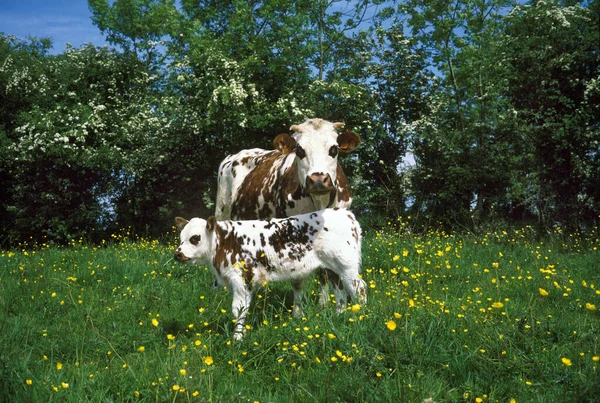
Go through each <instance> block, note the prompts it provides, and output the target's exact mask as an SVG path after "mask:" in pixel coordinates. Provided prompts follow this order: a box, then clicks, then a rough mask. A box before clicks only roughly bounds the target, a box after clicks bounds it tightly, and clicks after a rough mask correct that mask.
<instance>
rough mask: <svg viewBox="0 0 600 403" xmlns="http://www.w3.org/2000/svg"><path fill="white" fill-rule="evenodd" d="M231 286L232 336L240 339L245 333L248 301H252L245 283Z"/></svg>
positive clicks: (250, 293)
mask: <svg viewBox="0 0 600 403" xmlns="http://www.w3.org/2000/svg"><path fill="white" fill-rule="evenodd" d="M232 288H233V290H232V291H233V303H232V304H231V312H232V313H233V317H234V318H235V325H234V328H233V338H234V339H235V340H241V339H242V338H243V337H244V334H245V333H246V327H245V322H246V314H247V313H248V308H250V303H251V302H252V291H250V290H249V289H248V287H246V286H245V285H242V286H237V287H236V286H235V285H233V284H232Z"/></svg>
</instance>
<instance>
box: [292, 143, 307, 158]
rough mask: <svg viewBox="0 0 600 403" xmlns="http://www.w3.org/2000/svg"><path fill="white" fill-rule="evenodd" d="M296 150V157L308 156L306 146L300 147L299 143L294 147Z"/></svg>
mask: <svg viewBox="0 0 600 403" xmlns="http://www.w3.org/2000/svg"><path fill="white" fill-rule="evenodd" d="M294 152H295V153H296V157H298V158H300V159H302V158H304V157H306V151H304V148H302V147H300V146H299V145H296V147H294Z"/></svg>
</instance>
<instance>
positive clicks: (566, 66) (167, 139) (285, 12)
mask: <svg viewBox="0 0 600 403" xmlns="http://www.w3.org/2000/svg"><path fill="white" fill-rule="evenodd" d="M89 6H90V9H91V11H92V14H93V17H92V19H93V22H94V23H95V24H96V25H97V26H98V28H99V29H100V30H101V31H102V32H103V33H104V34H105V35H106V38H107V41H108V42H109V43H111V44H113V45H114V46H116V47H117V48H116V49H108V48H95V47H93V46H91V45H87V46H84V47H82V48H79V49H75V48H69V49H67V51H66V52H65V53H64V54H60V55H57V56H50V55H49V54H48V50H49V48H50V46H51V42H50V40H49V39H33V38H32V39H29V40H27V41H22V40H18V39H16V38H15V37H11V36H7V35H4V36H2V37H1V38H0V90H1V91H0V97H1V99H0V100H1V101H2V102H0V180H2V183H3V187H2V189H1V190H0V196H1V197H0V199H1V200H2V202H1V203H0V213H1V214H0V224H2V227H3V228H4V229H5V231H4V232H3V234H2V236H1V238H0V242H2V243H4V244H14V242H17V241H19V240H21V239H24V238H29V237H32V236H33V237H34V238H41V237H43V236H51V237H52V238H53V239H54V240H56V241H59V242H65V241H67V240H68V239H69V238H70V237H77V236H81V235H83V234H89V233H90V232H89V230H91V229H95V230H96V232H95V234H97V235H94V237H97V236H100V235H98V234H100V233H102V232H103V231H105V235H104V236H105V237H106V236H108V235H109V234H110V233H112V232H113V231H115V230H116V229H117V228H120V227H131V228H132V231H133V232H134V233H136V234H151V233H154V234H159V233H162V232H163V231H164V230H165V229H166V228H169V227H170V225H171V220H172V217H173V216H174V215H185V216H192V215H203V216H206V215H209V214H212V211H213V202H214V198H215V190H216V170H217V167H218V164H219V162H220V161H221V160H222V159H223V158H224V157H225V156H226V155H228V154H231V153H234V152H237V151H239V150H241V149H244V148H253V147H263V148H270V147H271V146H272V139H273V138H274V137H275V136H276V135H277V134H279V133H282V132H286V131H288V129H289V127H290V126H291V125H292V124H296V123H300V122H302V121H303V120H304V119H306V118H313V117H321V118H325V119H328V120H330V121H341V122H344V123H346V127H347V128H348V129H350V130H354V131H355V132H357V133H358V134H359V135H360V136H361V138H362V140H363V141H362V144H361V145H360V147H359V148H358V149H357V150H356V152H355V153H353V154H352V155H350V156H348V157H346V158H344V160H343V161H342V165H343V167H344V169H345V172H346V173H347V175H348V177H349V180H350V184H351V187H352V189H353V194H354V195H353V197H354V206H353V207H354V208H355V209H356V210H357V211H360V212H362V213H364V214H370V215H372V216H373V220H374V221H377V220H378V219H379V218H376V217H383V218H382V219H383V220H385V218H387V217H391V216H398V215H401V214H403V213H405V212H407V211H408V212H409V213H410V214H411V215H413V216H414V217H418V219H422V223H423V224H426V225H439V224H440V223H441V224H442V225H443V226H445V227H448V228H460V229H467V230H471V231H472V230H475V231H480V230H482V229H484V228H487V227H488V225H489V224H490V223H492V224H493V223H498V222H502V221H504V220H506V221H509V222H511V221H521V220H525V221H533V220H536V221H537V222H538V224H539V225H540V226H541V227H545V228H549V227H551V226H553V225H555V224H559V225H570V226H572V227H573V228H577V227H585V226H587V225H591V223H592V222H594V221H597V219H598V214H599V212H600V193H599V191H598V189H600V176H599V174H598V172H600V154H599V153H598V148H599V147H600V144H599V143H598V138H600V137H599V131H600V126H599V125H598V122H600V107H599V106H598V105H600V99H599V98H600V89H599V84H598V83H599V80H598V74H599V71H600V67H599V65H598V60H599V59H598V57H597V56H598V43H600V40H599V39H598V35H599V34H598V32H599V30H598V29H597V24H594V22H597V21H598V2H597V1H589V2H582V3H573V4H571V3H564V4H563V3H561V2H556V1H545V2H533V3H532V4H531V5H530V4H519V5H518V6H516V5H515V4H513V3H512V2H511V1H509V0H484V1H475V0H464V1H463V0H461V1H458V2H449V1H434V2H432V1H421V0H406V1H403V2H399V3H394V4H391V3H389V2H382V1H378V0H377V1H375V0H373V1H369V0H365V1H358V2H350V1H346V0H336V1H317V2H314V1H312V2H309V1H299V2H298V1H275V0H269V1H263V2H247V1H220V2H217V1H200V2H198V1H187V0H183V1H181V2H179V3H177V2H174V1H172V0H136V1H133V0H118V1H114V2H108V1H105V0H90V1H89ZM407 153H408V156H409V157H410V156H412V157H414V159H415V161H416V165H414V166H411V167H407V166H406V164H405V161H406V160H407ZM408 159H410V158H408Z"/></svg>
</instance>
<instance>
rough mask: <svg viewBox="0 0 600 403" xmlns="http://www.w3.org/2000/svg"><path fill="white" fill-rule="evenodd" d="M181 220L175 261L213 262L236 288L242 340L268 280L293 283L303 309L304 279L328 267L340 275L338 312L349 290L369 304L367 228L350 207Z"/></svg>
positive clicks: (236, 314)
mask: <svg viewBox="0 0 600 403" xmlns="http://www.w3.org/2000/svg"><path fill="white" fill-rule="evenodd" d="M175 224H176V226H177V228H178V229H179V230H180V231H181V233H180V240H181V244H180V246H179V247H178V248H177V250H176V251H175V255H174V257H175V260H177V261H180V262H190V263H193V264H203V265H206V266H208V267H209V268H210V269H211V270H212V272H213V274H214V275H215V276H216V277H217V279H218V280H219V282H220V283H221V284H223V285H225V286H226V287H227V289H228V290H231V293H232V294H233V302H232V313H233V315H234V318H235V327H234V332H233V336H234V338H235V339H237V340H239V339H241V338H242V337H243V335H244V333H245V329H246V328H245V325H244V323H245V318H246V313H247V311H248V308H249V307H250V303H251V301H252V293H253V290H254V289H255V288H256V287H259V286H261V285H264V284H265V282H274V281H285V280H288V281H289V280H291V281H293V284H294V310H301V308H300V306H301V305H300V304H301V302H302V297H303V293H302V283H303V282H304V281H305V280H306V278H308V277H309V276H310V275H311V274H312V273H313V272H314V271H315V270H317V269H319V268H324V269H327V270H330V271H331V272H333V273H335V274H336V275H337V276H338V278H339V279H340V283H339V284H340V285H339V287H335V286H334V292H335V295H336V301H337V311H338V312H343V310H344V308H345V304H346V301H347V294H349V296H350V297H351V298H353V299H358V300H359V301H361V302H362V303H366V298H367V295H366V284H365V282H364V280H362V279H361V278H360V276H359V272H360V265H361V237H362V235H361V228H360V225H359V223H358V222H357V221H356V218H355V217H354V214H352V213H351V212H350V211H349V210H346V209H338V208H335V209H326V210H320V211H316V212H312V213H308V214H302V215H297V216H292V217H288V218H279V219H277V218H273V219H267V220H245V221H231V220H227V221H217V219H216V217H214V216H211V217H209V218H208V219H207V220H204V219H201V218H193V219H191V220H190V221H188V220H186V219H184V218H181V217H177V218H176V219H175Z"/></svg>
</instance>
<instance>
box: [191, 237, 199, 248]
mask: <svg viewBox="0 0 600 403" xmlns="http://www.w3.org/2000/svg"><path fill="white" fill-rule="evenodd" d="M190 243H191V244H192V245H194V246H197V245H198V243H200V235H194V236H193V237H191V238H190Z"/></svg>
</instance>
